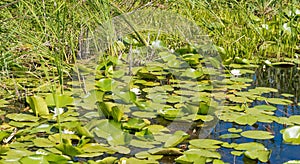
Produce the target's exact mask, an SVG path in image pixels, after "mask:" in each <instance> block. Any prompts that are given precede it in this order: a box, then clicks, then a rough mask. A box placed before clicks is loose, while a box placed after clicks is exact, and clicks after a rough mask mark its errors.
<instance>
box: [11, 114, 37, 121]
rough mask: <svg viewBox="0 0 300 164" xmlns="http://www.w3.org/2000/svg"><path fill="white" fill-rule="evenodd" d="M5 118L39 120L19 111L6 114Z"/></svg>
mask: <svg viewBox="0 0 300 164" xmlns="http://www.w3.org/2000/svg"><path fill="white" fill-rule="evenodd" d="M6 117H7V118H9V119H12V120H15V121H32V122H36V121H38V120H39V118H38V117H36V116H33V115H30V114H21V113H18V114H17V113H14V114H7V115H6Z"/></svg>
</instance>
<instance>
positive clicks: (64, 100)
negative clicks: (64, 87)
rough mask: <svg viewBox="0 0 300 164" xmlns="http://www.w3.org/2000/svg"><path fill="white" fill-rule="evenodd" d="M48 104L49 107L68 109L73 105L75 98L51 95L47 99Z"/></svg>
mask: <svg viewBox="0 0 300 164" xmlns="http://www.w3.org/2000/svg"><path fill="white" fill-rule="evenodd" d="M46 103H47V105H48V106H55V107H58V108H62V107H66V106H67V105H72V104H73V98H72V97H71V96H68V95H61V94H49V95H48V96H47V97H46Z"/></svg>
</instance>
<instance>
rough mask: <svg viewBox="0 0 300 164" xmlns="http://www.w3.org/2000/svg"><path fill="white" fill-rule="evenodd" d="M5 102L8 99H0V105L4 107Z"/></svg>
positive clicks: (6, 102)
mask: <svg viewBox="0 0 300 164" xmlns="http://www.w3.org/2000/svg"><path fill="white" fill-rule="evenodd" d="M7 104H9V102H8V101H6V100H3V99H1V100H0V107H5V106H7Z"/></svg>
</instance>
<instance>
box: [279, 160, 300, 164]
mask: <svg viewBox="0 0 300 164" xmlns="http://www.w3.org/2000/svg"><path fill="white" fill-rule="evenodd" d="M283 164H300V160H290V161H287V162H284V163H283Z"/></svg>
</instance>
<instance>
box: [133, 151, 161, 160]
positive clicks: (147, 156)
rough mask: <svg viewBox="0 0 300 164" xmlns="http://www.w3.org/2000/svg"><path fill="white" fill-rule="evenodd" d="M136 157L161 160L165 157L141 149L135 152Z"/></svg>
mask: <svg viewBox="0 0 300 164" xmlns="http://www.w3.org/2000/svg"><path fill="white" fill-rule="evenodd" d="M135 157H136V158H139V159H150V160H159V159H161V158H163V155H152V154H150V153H148V152H147V151H141V152H138V153H136V154H135Z"/></svg>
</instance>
